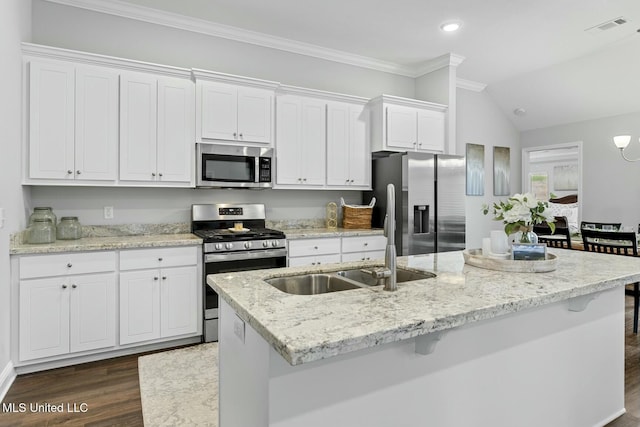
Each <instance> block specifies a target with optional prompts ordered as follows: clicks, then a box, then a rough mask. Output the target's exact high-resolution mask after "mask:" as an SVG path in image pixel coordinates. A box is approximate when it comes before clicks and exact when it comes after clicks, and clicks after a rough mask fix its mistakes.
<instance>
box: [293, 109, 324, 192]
mask: <svg viewBox="0 0 640 427" xmlns="http://www.w3.org/2000/svg"><path fill="white" fill-rule="evenodd" d="M301 119H302V123H301V132H302V135H301V143H302V153H301V154H302V161H301V167H302V169H301V171H300V172H301V173H300V174H301V176H302V184H303V185H324V184H325V180H326V164H327V161H326V153H327V136H326V135H327V134H326V132H327V112H326V104H325V102H324V101H319V100H315V99H303V101H302V117H301Z"/></svg>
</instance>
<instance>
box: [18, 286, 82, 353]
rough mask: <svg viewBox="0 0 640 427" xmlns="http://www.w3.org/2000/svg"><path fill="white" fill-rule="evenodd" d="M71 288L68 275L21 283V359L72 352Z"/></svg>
mask: <svg viewBox="0 0 640 427" xmlns="http://www.w3.org/2000/svg"><path fill="white" fill-rule="evenodd" d="M69 291H70V289H69V286H68V285H67V283H66V278H64V277H57V278H46V279H34V280H23V281H21V282H20V297H19V300H20V325H19V329H20V360H30V359H38V358H41V357H49V356H55V355H58V354H65V353H68V352H69Z"/></svg>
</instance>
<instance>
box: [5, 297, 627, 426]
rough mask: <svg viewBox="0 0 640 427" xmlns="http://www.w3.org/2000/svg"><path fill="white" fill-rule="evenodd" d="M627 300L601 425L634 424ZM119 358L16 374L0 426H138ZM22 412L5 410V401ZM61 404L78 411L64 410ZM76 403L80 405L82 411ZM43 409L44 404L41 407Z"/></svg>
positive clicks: (131, 377) (127, 369)
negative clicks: (615, 398) (613, 382)
mask: <svg viewBox="0 0 640 427" xmlns="http://www.w3.org/2000/svg"><path fill="white" fill-rule="evenodd" d="M632 324H633V299H632V298H626V333H625V407H626V409H627V413H626V414H624V415H623V416H621V417H620V418H618V419H617V420H615V421H613V422H611V423H609V424H608V425H607V427H639V426H640V336H638V335H635V334H633V330H632ZM139 356H140V355H139V354H137V355H133V356H124V357H118V358H115V359H109V360H104V361H100V362H92V363H85V364H82V365H76V366H72V367H68V368H60V369H53V370H50V371H45V372H37V373H33V374H26V375H21V376H19V377H18V378H17V379H16V380H15V382H14V383H13V386H12V387H11V389H10V390H9V392H8V393H7V396H6V397H5V399H4V401H3V406H2V407H1V408H0V409H1V411H0V426H2V427H4V426H11V427H14V426H16V427H18V426H29V427H43V426H85V427H106V426H123V427H128V426H142V425H143V421H142V407H141V403H140V384H139V381H138V357H139ZM11 403H14V404H15V405H16V410H19V406H18V405H19V404H20V403H24V404H26V405H27V408H26V409H27V411H26V412H24V413H20V412H13V413H12V412H7V406H6V405H7V404H11ZM31 403H34V404H35V403H40V404H45V403H50V404H55V405H59V404H61V403H62V404H63V406H64V409H65V412H62V413H55V412H52V411H47V412H40V413H32V412H31V411H30V410H29V409H30V408H29V405H30V404H31ZM67 404H69V405H71V409H72V410H73V408H74V404H75V408H76V410H77V411H79V412H67V409H68V408H67ZM82 404H86V412H81V411H82V410H83V409H85V407H84V406H82ZM45 409H46V408H45Z"/></svg>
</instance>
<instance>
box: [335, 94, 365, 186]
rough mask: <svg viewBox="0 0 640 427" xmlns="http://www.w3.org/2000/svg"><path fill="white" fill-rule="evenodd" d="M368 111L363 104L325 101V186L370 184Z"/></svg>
mask: <svg viewBox="0 0 640 427" xmlns="http://www.w3.org/2000/svg"><path fill="white" fill-rule="evenodd" d="M366 115H367V111H366V110H365V108H364V105H362V104H350V103H346V102H329V103H328V105H327V186H328V187H332V188H333V187H340V188H351V189H358V188H363V189H367V188H370V186H371V173H370V170H371V150H370V149H369V143H368V139H367V123H368V121H367V116H366Z"/></svg>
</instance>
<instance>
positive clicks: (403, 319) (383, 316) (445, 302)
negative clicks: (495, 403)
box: [207, 249, 640, 365]
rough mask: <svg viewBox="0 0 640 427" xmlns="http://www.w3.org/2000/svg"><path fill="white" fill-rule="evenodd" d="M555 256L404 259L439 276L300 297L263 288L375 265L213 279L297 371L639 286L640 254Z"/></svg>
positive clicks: (400, 262) (261, 272)
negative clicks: (515, 262)
mask: <svg viewBox="0 0 640 427" xmlns="http://www.w3.org/2000/svg"><path fill="white" fill-rule="evenodd" d="M549 252H550V253H554V254H556V255H557V256H558V264H557V269H556V270H555V271H552V272H547V273H506V272H501V271H494V270H485V269H481V268H477V267H473V266H469V265H466V264H465V263H464V259H463V256H462V252H461V251H458V252H447V253H439V254H429V255H415V256H409V257H400V258H398V267H403V268H409V269H417V270H427V271H431V272H434V273H435V274H436V275H437V276H436V277H435V278H431V279H425V280H420V281H414V282H407V283H400V284H398V290H397V291H396V292H387V291H384V290H383V289H382V286H373V287H367V288H362V289H355V290H348V291H341V292H333V293H326V294H320V295H309V296H303V295H290V294H287V293H284V292H281V291H279V290H277V289H276V288H274V287H272V286H270V285H269V284H267V283H265V282H264V279H267V278H271V277H277V276H282V275H293V274H305V273H310V272H326V271H336V270H339V269H349V268H362V267H367V266H372V265H376V263H375V262H372V261H369V262H351V263H342V264H333V265H330V264H327V265H322V266H314V267H295V268H286V269H277V270H276V269H272V270H257V271H247V272H241V273H226V274H217V275H210V276H208V277H207V282H208V284H209V285H210V286H212V287H213V289H214V290H216V292H217V293H218V294H219V295H220V296H221V298H223V299H224V300H225V301H226V302H227V303H229V304H230V305H231V307H232V308H233V309H234V310H235V311H236V312H237V313H238V314H239V316H240V317H241V318H243V319H244V320H245V321H247V322H248V323H249V324H250V325H251V326H252V327H253V328H254V329H255V330H256V331H258V333H259V334H261V335H262V337H264V339H265V340H266V341H267V342H268V343H269V344H271V345H272V346H273V347H274V349H275V350H276V351H277V352H278V353H279V354H280V355H282V357H283V358H284V359H285V360H287V361H288V362H289V363H290V364H291V365H298V364H302V363H307V362H312V361H315V360H320V359H325V358H329V357H332V356H336V355H340V354H344V353H348V352H351V351H355V350H360V349H365V348H370V347H374V346H377V345H381V344H385V343H389V342H395V341H400V340H405V339H408V338H412V337H416V336H418V335H423V334H427V333H431V332H435V331H441V330H446V329H450V328H455V327H458V326H462V325H465V324H467V323H471V322H476V321H479V320H484V319H491V318H494V317H498V316H501V315H505V314H509V313H513V312H517V311H521V310H525V309H529V308H534V307H538V306H542V305H545V304H550V303H554V302H559V301H564V300H567V299H571V298H574V297H578V296H582V295H587V294H590V293H594V292H599V291H603V290H607V289H611V288H614V287H617V286H623V285H625V284H628V283H633V282H637V281H640V258H635V257H624V256H616V255H606V254H598V253H593V252H583V251H572V250H563V249H549ZM594 266H597V268H594Z"/></svg>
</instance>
